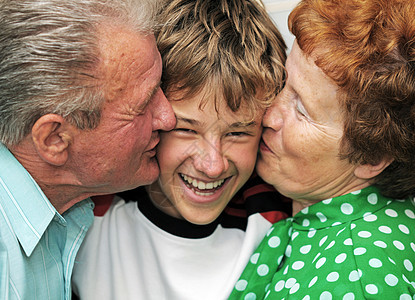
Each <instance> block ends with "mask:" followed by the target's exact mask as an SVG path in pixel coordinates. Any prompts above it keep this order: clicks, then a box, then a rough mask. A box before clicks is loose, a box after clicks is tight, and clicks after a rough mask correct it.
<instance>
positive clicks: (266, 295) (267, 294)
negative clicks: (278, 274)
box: [264, 283, 271, 299]
mask: <svg viewBox="0 0 415 300" xmlns="http://www.w3.org/2000/svg"><path fill="white" fill-rule="evenodd" d="M268 286H269V283H268V284H267V287H266V288H265V290H266V291H268ZM269 294H271V291H268V292H267V293H266V294H265V297H264V299H267V298H268V296H269Z"/></svg>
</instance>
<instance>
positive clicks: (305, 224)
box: [303, 219, 310, 227]
mask: <svg viewBox="0 0 415 300" xmlns="http://www.w3.org/2000/svg"><path fill="white" fill-rule="evenodd" d="M303 226H304V227H308V226H310V220H309V219H304V220H303Z"/></svg>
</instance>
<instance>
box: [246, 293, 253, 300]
mask: <svg viewBox="0 0 415 300" xmlns="http://www.w3.org/2000/svg"><path fill="white" fill-rule="evenodd" d="M244 300H256V295H255V294H254V293H248V294H246V296H245V298H244Z"/></svg>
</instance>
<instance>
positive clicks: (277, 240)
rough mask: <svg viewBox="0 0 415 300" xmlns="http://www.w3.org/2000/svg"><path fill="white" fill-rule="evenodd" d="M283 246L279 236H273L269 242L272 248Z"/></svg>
mask: <svg viewBox="0 0 415 300" xmlns="http://www.w3.org/2000/svg"><path fill="white" fill-rule="evenodd" d="M280 244H281V239H280V238H279V237H277V236H273V237H272V238H270V239H269V240H268V246H270V247H271V248H277V247H278V246H279V245H280Z"/></svg>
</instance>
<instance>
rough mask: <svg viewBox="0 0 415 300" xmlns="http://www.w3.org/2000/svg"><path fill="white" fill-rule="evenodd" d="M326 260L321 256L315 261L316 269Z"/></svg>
mask: <svg viewBox="0 0 415 300" xmlns="http://www.w3.org/2000/svg"><path fill="white" fill-rule="evenodd" d="M325 262H326V258H325V257H322V258H320V259H319V260H318V261H317V263H316V269H320V268H321V266H322V265H324V263H325Z"/></svg>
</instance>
